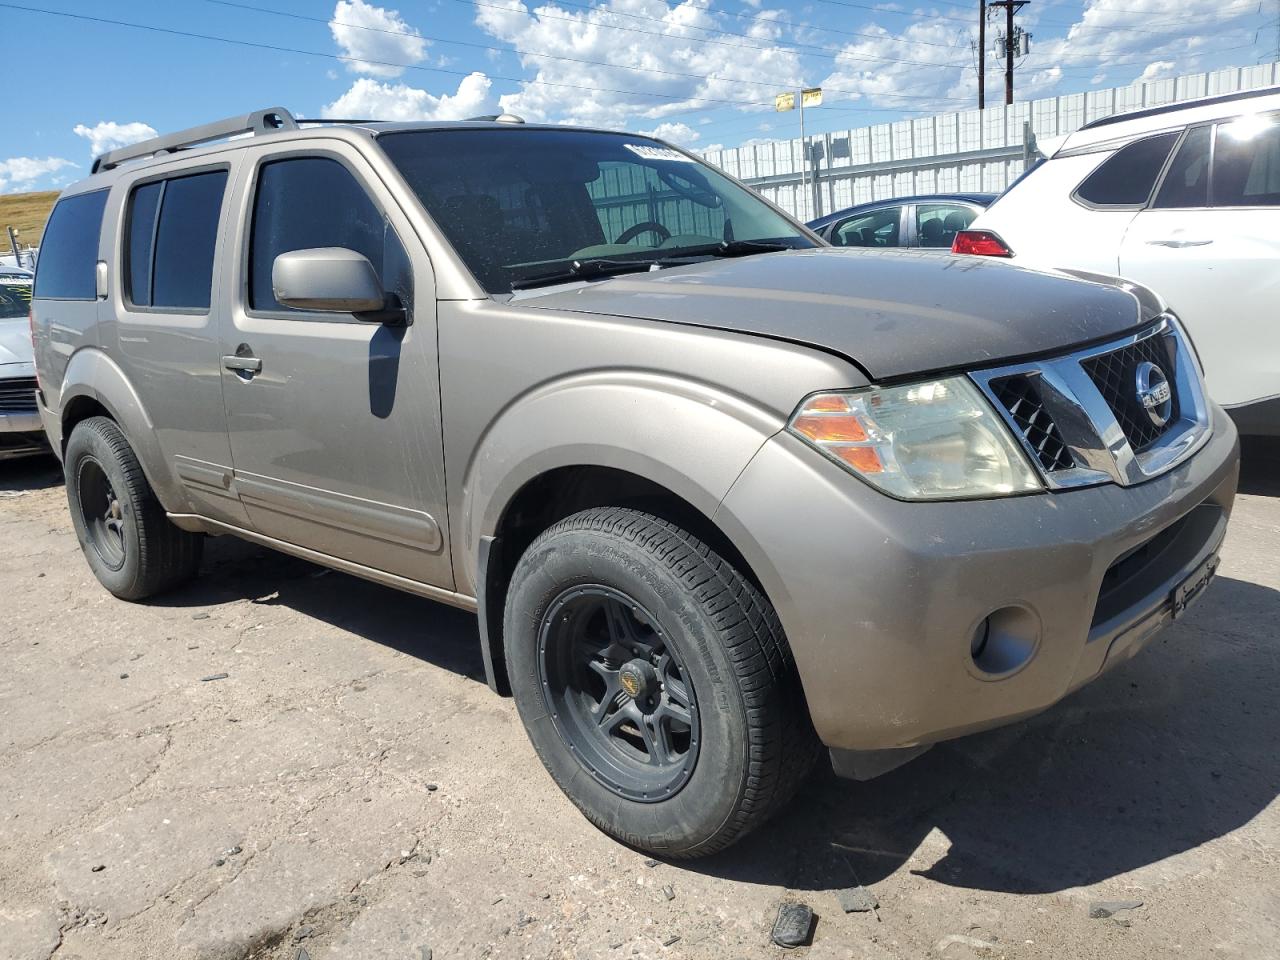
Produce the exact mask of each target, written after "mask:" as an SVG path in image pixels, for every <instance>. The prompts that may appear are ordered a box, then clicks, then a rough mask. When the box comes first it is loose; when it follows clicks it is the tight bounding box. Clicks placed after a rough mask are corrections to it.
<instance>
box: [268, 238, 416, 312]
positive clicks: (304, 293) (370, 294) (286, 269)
mask: <svg viewBox="0 0 1280 960" xmlns="http://www.w3.org/2000/svg"><path fill="white" fill-rule="evenodd" d="M271 290H272V292H273V293H274V294H275V297H276V299H277V300H278V301H280V303H282V304H284V305H285V306H286V307H294V308H296V309H299V310H320V311H324V312H326V313H354V314H355V315H356V317H357V319H360V320H369V321H372V322H375V323H388V322H395V321H396V320H397V319H398V320H399V321H400V322H403V321H404V310H403V309H402V308H401V307H400V304H399V301H398V300H397V299H396V298H395V297H388V296H387V295H386V293H385V292H384V291H383V289H382V282H381V281H380V280H379V279H378V272H377V271H376V270H374V269H373V264H371V263H370V262H369V260H368V258H367V257H365V256H363V255H361V254H359V253H356V252H355V251H354V250H347V249H345V248H344V247H317V248H315V249H311V250H291V251H290V252H288V253H282V254H280V256H278V257H276V260H275V263H274V264H272V266H271Z"/></svg>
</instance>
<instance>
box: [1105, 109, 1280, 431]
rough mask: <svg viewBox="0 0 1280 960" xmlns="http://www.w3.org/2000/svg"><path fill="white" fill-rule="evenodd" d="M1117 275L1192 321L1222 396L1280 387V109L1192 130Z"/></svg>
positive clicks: (1209, 375) (1231, 400) (1265, 394)
mask: <svg viewBox="0 0 1280 960" xmlns="http://www.w3.org/2000/svg"><path fill="white" fill-rule="evenodd" d="M1120 273H1121V275H1122V276H1125V277H1129V278H1131V279H1133V280H1136V281H1138V282H1139V283H1143V284H1146V285H1147V286H1150V287H1151V288H1152V289H1154V290H1156V291H1157V292H1159V293H1160V295H1161V296H1163V297H1164V298H1165V300H1167V301H1168V303H1169V306H1170V307H1171V308H1172V309H1173V310H1174V312H1175V313H1177V314H1178V315H1179V316H1180V317H1181V318H1182V319H1183V321H1184V322H1185V323H1186V325H1187V327H1188V329H1189V331H1190V333H1191V336H1192V339H1193V340H1194V341H1195V344H1196V348H1197V350H1198V351H1199V354H1200V357H1201V359H1202V361H1203V362H1204V366H1205V373H1206V380H1207V383H1208V386H1209V392H1210V394H1211V395H1212V396H1213V398H1214V399H1215V400H1217V401H1218V402H1219V403H1222V404H1224V405H1226V406H1235V405H1239V404H1244V403H1248V402H1251V401H1256V400H1262V399H1266V398H1269V397H1273V396H1276V395H1277V394H1280V307H1278V306H1277V305H1278V304H1280V114H1271V115H1266V116H1262V117H1258V116H1253V117H1247V118H1243V119H1237V120H1233V121H1228V122H1223V123H1217V124H1205V125H1203V126H1198V127H1192V128H1191V129H1189V130H1188V131H1187V132H1186V135H1185V136H1184V137H1183V139H1182V141H1181V143H1180V144H1179V146H1178V149H1177V152H1176V153H1175V154H1174V157H1173V160H1172V162H1171V163H1170V164H1169V168H1168V171H1167V172H1166V174H1165V176H1164V179H1163V182H1162V183H1161V185H1160V187H1159V190H1158V191H1157V193H1156V196H1155V198H1154V200H1153V202H1152V204H1151V206H1150V207H1149V208H1148V209H1146V210H1143V211H1142V212H1141V213H1139V214H1138V215H1137V216H1136V217H1135V218H1134V221H1133V223H1132V224H1131V225H1130V227H1129V230H1128V231H1127V233H1126V234H1125V237H1124V241H1123V243H1122V245H1121V251H1120Z"/></svg>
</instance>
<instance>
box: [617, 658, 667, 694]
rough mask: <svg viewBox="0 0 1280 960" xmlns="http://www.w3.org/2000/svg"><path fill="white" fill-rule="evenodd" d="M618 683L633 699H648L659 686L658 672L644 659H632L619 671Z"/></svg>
mask: <svg viewBox="0 0 1280 960" xmlns="http://www.w3.org/2000/svg"><path fill="white" fill-rule="evenodd" d="M618 684H619V685H620V686H621V687H622V690H623V692H624V693H626V695H627V696H628V697H630V698H631V699H632V700H646V699H648V698H649V697H651V696H652V695H653V692H654V691H655V690H656V689H657V686H658V674H657V672H656V671H655V670H654V669H653V666H652V665H651V664H648V663H646V662H645V661H643V660H630V661H628V662H627V663H624V664H623V665H622V668H621V669H620V670H619V671H618Z"/></svg>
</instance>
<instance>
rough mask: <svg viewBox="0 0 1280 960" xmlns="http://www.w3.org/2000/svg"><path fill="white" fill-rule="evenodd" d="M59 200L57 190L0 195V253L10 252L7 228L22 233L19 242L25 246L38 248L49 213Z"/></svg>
mask: <svg viewBox="0 0 1280 960" xmlns="http://www.w3.org/2000/svg"><path fill="white" fill-rule="evenodd" d="M57 199H58V191H57V190H48V191H45V192H43V193H4V194H0V251H3V252H4V253H8V252H9V234H8V232H7V231H6V230H5V228H6V227H14V228H15V229H16V230H18V231H19V232H20V233H21V237H20V238H19V242H20V243H21V244H22V245H23V246H26V245H27V244H30V245H31V246H38V245H39V243H40V235H41V234H42V233H44V224H45V221H46V220H48V219H49V211H50V210H52V209H53V201H55V200H57Z"/></svg>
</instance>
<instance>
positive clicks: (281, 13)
mask: <svg viewBox="0 0 1280 960" xmlns="http://www.w3.org/2000/svg"><path fill="white" fill-rule="evenodd" d="M204 2H205V3H212V4H216V5H218V6H222V7H234V8H236V9H238V10H248V11H250V12H251V13H263V14H269V15H271V16H276V17H287V18H289V19H291V20H302V21H306V22H309V23H322V24H325V25H326V26H337V27H349V28H351V29H353V30H366V31H369V32H371V33H383V34H387V35H388V36H393V37H414V38H417V39H420V40H428V41H430V42H432V43H441V44H446V45H452V46H458V47H469V48H471V49H474V50H491V51H493V52H495V53H515V54H518V55H519V56H522V57H534V58H538V59H545V60H559V61H563V62H565V63H578V64H583V65H585V66H593V67H606V68H608V69H611V70H629V71H632V72H634V73H652V74H658V75H660V76H666V77H681V78H684V79H688V80H726V81H729V82H730V83H746V84H753V85H755V86H761V87H784V88H785V87H794V86H796V83H795V82H794V81H793V80H776V79H774V80H751V79H748V78H746V77H728V76H723V75H718V76H706V75H703V74H697V73H681V72H679V71H676V70H662V69H659V68H657V67H635V66H630V65H628V64H623V63H607V62H605V61H603V60H586V59H583V58H580V57H566V56H564V55H562V54H552V53H539V52H536V51H528V50H518V49H516V50H512V49H509V48H507V47H495V46H492V45H489V44H484V43H474V42H472V41H468V40H450V39H446V38H444V37H433V36H429V35H427V34H422V33H405V32H403V31H400V30H387V29H385V28H382V27H370V26H366V25H364V24H359V23H345V22H343V21H341V20H330V19H326V18H325V17H312V16H308V15H306V14H302V13H292V12H290V11H288V10H276V9H273V8H271V7H262V6H253V5H250V4H247V3H237V2H235V0H204ZM673 39H681V40H688V41H690V42H694V43H697V42H700V41H701V40H702V38H701V37H679V38H673ZM939 66H941V64H939ZM824 89H827V90H830V91H831V92H833V93H848V94H853V95H862V93H863V92H862V91H861V90H849V89H841V88H839V87H826V88H824ZM887 96H890V97H894V98H896V99H903V100H934V99H938V98H935V97H924V96H917V95H915V94H910V93H895V94H887ZM941 99H944V100H946V99H955V100H957V101H959V98H946V97H944V98H941Z"/></svg>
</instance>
